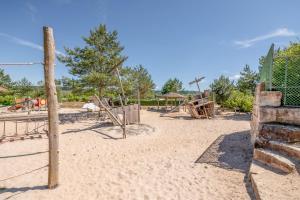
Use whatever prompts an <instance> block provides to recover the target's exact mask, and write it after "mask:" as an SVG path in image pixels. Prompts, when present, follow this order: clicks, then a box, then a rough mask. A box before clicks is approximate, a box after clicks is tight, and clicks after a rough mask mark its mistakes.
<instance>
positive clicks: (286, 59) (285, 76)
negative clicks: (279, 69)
mask: <svg viewBox="0 0 300 200" xmlns="http://www.w3.org/2000/svg"><path fill="white" fill-rule="evenodd" d="M287 76H288V58H287V57H285V71H284V94H283V105H286V96H287Z"/></svg>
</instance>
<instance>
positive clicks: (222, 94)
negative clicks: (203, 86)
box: [210, 75, 234, 105]
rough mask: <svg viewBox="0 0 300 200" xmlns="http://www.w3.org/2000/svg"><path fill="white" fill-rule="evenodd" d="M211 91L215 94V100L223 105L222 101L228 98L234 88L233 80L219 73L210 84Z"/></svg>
mask: <svg viewBox="0 0 300 200" xmlns="http://www.w3.org/2000/svg"><path fill="white" fill-rule="evenodd" d="M210 88H211V90H212V92H214V93H215V94H216V102H217V103H218V104H220V105H224V102H225V101H226V100H227V99H228V98H229V96H230V94H231V92H232V90H233V89H234V85H233V82H232V81H230V79H229V78H228V77H225V76H224V75H221V76H220V77H219V78H218V79H215V80H214V82H213V83H212V84H211V85H210Z"/></svg>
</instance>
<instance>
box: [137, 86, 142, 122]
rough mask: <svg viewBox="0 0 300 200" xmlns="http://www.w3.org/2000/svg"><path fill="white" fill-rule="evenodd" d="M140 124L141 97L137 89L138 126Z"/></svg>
mask: <svg viewBox="0 0 300 200" xmlns="http://www.w3.org/2000/svg"><path fill="white" fill-rule="evenodd" d="M140 123H141V96H140V90H139V89H138V124H140Z"/></svg>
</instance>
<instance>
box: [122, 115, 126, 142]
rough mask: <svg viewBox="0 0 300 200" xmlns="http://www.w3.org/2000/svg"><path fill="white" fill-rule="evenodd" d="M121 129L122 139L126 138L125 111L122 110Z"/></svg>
mask: <svg viewBox="0 0 300 200" xmlns="http://www.w3.org/2000/svg"><path fill="white" fill-rule="evenodd" d="M122 129H123V139H125V138H126V111H125V110H123V126H122Z"/></svg>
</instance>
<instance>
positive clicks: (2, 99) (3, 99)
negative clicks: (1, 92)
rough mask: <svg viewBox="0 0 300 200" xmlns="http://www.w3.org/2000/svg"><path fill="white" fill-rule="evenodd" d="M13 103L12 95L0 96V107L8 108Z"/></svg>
mask: <svg viewBox="0 0 300 200" xmlns="http://www.w3.org/2000/svg"><path fill="white" fill-rule="evenodd" d="M13 102H14V96H12V95H6V96H0V105H4V106H8V105H11V104H12V103H13Z"/></svg>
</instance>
